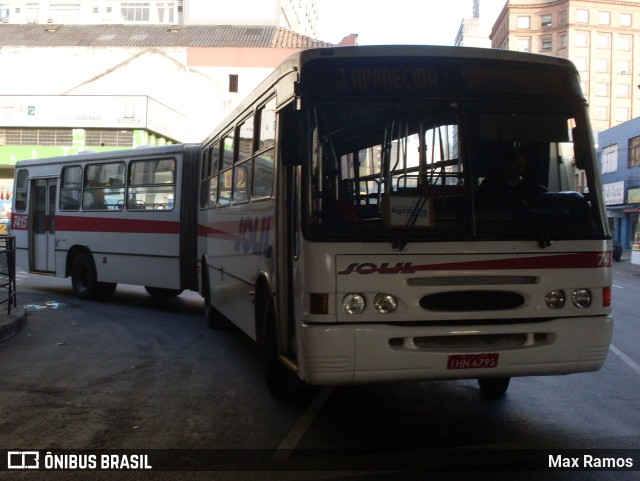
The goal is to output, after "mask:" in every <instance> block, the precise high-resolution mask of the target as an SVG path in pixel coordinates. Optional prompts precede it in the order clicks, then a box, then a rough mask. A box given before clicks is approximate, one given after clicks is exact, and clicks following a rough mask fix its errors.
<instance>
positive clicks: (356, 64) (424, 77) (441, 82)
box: [299, 57, 582, 99]
mask: <svg viewBox="0 0 640 481" xmlns="http://www.w3.org/2000/svg"><path fill="white" fill-rule="evenodd" d="M299 93H301V94H302V97H303V99H304V98H306V99H316V98H317V99H320V98H322V99H336V98H341V99H345V98H364V97H367V98H368V97H375V98H385V97H386V98H400V97H404V98H417V97H424V96H434V95H435V96H440V95H452V94H456V95H459V94H462V95H474V94H480V95H484V94H487V93H496V94H501V95H509V94H512V95H541V96H545V97H547V98H548V97H549V96H558V97H564V98H566V97H568V98H573V99H576V98H580V97H581V96H582V94H581V91H580V84H579V80H578V77H577V74H574V73H572V72H571V71H570V70H569V69H567V66H566V65H562V66H558V67H556V66H549V65H540V66H532V65H531V64H522V63H518V62H498V61H496V62H488V61H479V60H476V59H474V60H465V61H463V60H460V59H451V58H446V59H445V58H425V57H380V58H366V57H365V58H335V57H334V58H320V59H314V60H311V61H309V62H307V63H306V64H304V65H303V67H302V70H301V74H300V86H299Z"/></svg>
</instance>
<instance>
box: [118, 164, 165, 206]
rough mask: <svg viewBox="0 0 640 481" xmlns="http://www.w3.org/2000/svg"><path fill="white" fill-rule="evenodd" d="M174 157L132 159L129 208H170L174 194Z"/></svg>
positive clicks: (130, 165)
mask: <svg viewBox="0 0 640 481" xmlns="http://www.w3.org/2000/svg"><path fill="white" fill-rule="evenodd" d="M175 179H176V161H175V159H152V160H140V161H133V162H131V163H130V164H129V190H128V194H127V209H129V210H171V209H173V206H174V202H175V195H176V184H175Z"/></svg>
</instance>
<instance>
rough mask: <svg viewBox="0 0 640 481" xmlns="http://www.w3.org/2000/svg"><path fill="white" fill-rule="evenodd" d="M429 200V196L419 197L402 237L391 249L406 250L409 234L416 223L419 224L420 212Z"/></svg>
mask: <svg viewBox="0 0 640 481" xmlns="http://www.w3.org/2000/svg"><path fill="white" fill-rule="evenodd" d="M428 199H429V196H428V195H427V194H422V195H420V197H418V201H417V202H416V205H414V206H413V210H412V211H411V215H409V218H408V219H407V223H406V224H405V225H404V227H403V228H402V232H401V233H400V236H399V237H398V238H397V239H396V240H395V241H393V244H391V247H392V248H393V249H394V250H397V251H402V250H404V248H405V247H407V244H408V241H407V239H408V238H409V234H410V233H411V231H412V230H413V228H414V227H415V225H416V222H418V217H420V212H422V209H423V208H424V206H425V204H426V203H427V200H428Z"/></svg>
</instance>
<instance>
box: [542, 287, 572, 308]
mask: <svg viewBox="0 0 640 481" xmlns="http://www.w3.org/2000/svg"><path fill="white" fill-rule="evenodd" d="M566 300H567V298H566V296H565V293H564V291H563V290H561V289H559V290H557V291H551V292H548V293H547V295H546V296H544V302H546V303H547V307H549V308H551V309H560V308H561V307H562V306H564V303H565V301H566Z"/></svg>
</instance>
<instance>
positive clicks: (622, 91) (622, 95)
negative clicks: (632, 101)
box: [616, 84, 631, 99]
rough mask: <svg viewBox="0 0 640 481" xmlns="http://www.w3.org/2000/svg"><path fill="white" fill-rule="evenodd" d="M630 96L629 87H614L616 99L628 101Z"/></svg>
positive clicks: (620, 85)
mask: <svg viewBox="0 0 640 481" xmlns="http://www.w3.org/2000/svg"><path fill="white" fill-rule="evenodd" d="M630 95H631V86H630V85H629V84H618V85H616V97H618V98H619V99H628V98H629V96H630Z"/></svg>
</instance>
